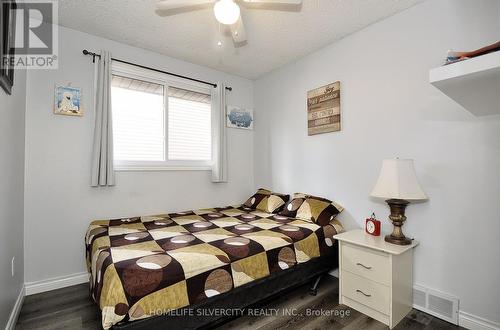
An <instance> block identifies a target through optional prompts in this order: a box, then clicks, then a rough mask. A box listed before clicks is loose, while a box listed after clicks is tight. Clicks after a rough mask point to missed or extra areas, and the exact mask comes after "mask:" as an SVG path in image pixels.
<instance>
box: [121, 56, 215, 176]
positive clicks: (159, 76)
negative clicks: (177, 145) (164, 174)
mask: <svg viewBox="0 0 500 330" xmlns="http://www.w3.org/2000/svg"><path fill="white" fill-rule="evenodd" d="M111 75H117V76H122V77H125V78H130V79H138V80H143V81H146V82H151V83H154V84H158V85H162V86H163V93H164V95H163V104H164V110H163V111H164V112H163V125H164V132H163V133H164V136H163V139H164V143H165V146H164V155H165V160H164V161H145V160H116V159H114V155H113V163H114V167H115V170H116V171H210V170H211V169H212V165H213V153H212V150H213V141H211V143H210V145H211V155H212V156H211V159H210V160H169V159H168V114H169V101H168V98H169V96H168V94H169V93H168V89H169V86H171V87H176V88H182V89H187V90H190V91H193V92H199V93H204V94H208V95H212V90H211V87H210V86H207V85H205V84H202V83H197V82H193V81H188V80H186V79H182V78H177V77H174V76H169V75H167V74H164V73H160V72H155V71H153V70H147V69H143V68H139V67H135V66H132V65H129V64H125V63H120V62H114V61H113V62H112V64H111ZM111 97H113V93H112V92H111ZM111 104H112V103H111ZM111 107H113V105H111ZM212 114H213V107H212V104H211V106H210V127H211V136H212V138H213V133H212V132H213V122H212V118H213V115H212Z"/></svg>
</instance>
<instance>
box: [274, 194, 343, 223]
mask: <svg viewBox="0 0 500 330" xmlns="http://www.w3.org/2000/svg"><path fill="white" fill-rule="evenodd" d="M343 210H344V208H343V207H342V206H340V205H339V204H337V203H335V202H333V201H331V200H329V199H326V198H322V197H317V196H311V195H305V194H295V195H294V197H293V199H292V200H291V201H289V202H288V203H287V204H286V205H285V207H284V208H283V211H281V212H280V215H284V216H287V217H291V218H297V219H301V220H305V221H310V222H314V223H316V224H318V225H320V226H326V225H327V224H329V223H330V221H332V220H334V219H335V216H337V214H339V213H340V212H342V211H343Z"/></svg>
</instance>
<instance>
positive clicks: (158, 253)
mask: <svg viewBox="0 0 500 330" xmlns="http://www.w3.org/2000/svg"><path fill="white" fill-rule="evenodd" d="M341 228H342V227H341V226H340V225H339V223H338V222H337V220H333V221H332V222H331V223H330V224H329V225H326V226H318V225H316V224H314V223H311V222H307V221H303V220H299V219H295V218H288V217H284V216H280V215H275V214H270V213H265V212H262V211H258V210H253V209H249V208H246V207H244V206H229V207H222V208H211V209H201V210H195V211H187V212H180V213H171V214H160V215H154V216H141V217H132V218H122V219H111V220H96V221H93V222H92V223H91V224H90V226H89V228H88V230H87V233H86V237H85V243H86V259H87V268H88V271H89V274H90V289H91V294H92V298H93V299H94V300H95V301H96V303H97V304H98V305H99V307H100V309H101V311H102V326H103V328H104V329H109V328H110V327H112V326H113V325H114V324H117V323H119V322H121V321H133V320H138V319H143V318H147V317H151V316H158V315H164V314H166V313H169V312H171V311H173V310H175V309H178V308H181V307H185V306H188V305H191V304H195V303H198V302H200V301H202V300H204V299H209V298H210V297H212V296H215V295H218V294H222V293H225V292H229V291H230V290H231V289H233V288H236V287H240V286H243V285H245V284H247V283H249V282H252V281H255V280H257V279H261V278H265V277H266V276H269V275H270V274H272V273H275V272H280V271H282V270H285V269H289V268H291V267H293V266H294V265H296V264H298V263H305V262H307V261H309V260H311V259H314V258H317V257H319V256H325V255H328V254H331V253H333V248H332V247H333V244H334V240H333V236H334V235H335V234H337V231H340V230H341Z"/></svg>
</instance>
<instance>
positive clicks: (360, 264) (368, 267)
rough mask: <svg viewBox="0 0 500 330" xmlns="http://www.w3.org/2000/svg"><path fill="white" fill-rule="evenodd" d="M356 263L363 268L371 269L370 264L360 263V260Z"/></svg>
mask: <svg viewBox="0 0 500 330" xmlns="http://www.w3.org/2000/svg"><path fill="white" fill-rule="evenodd" d="M356 265H358V266H361V267H363V268H365V269H372V267H370V266H365V265H363V264H362V263H360V262H358V263H357V264H356Z"/></svg>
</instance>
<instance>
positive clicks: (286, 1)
mask: <svg viewBox="0 0 500 330" xmlns="http://www.w3.org/2000/svg"><path fill="white" fill-rule="evenodd" d="M243 2H247V3H262V4H283V5H300V4H302V0H243Z"/></svg>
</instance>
